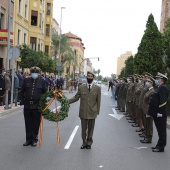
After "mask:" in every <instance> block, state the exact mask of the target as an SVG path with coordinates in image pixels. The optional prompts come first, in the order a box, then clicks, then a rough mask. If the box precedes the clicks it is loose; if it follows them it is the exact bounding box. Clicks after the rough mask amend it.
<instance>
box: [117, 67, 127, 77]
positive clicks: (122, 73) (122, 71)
mask: <svg viewBox="0 0 170 170" xmlns="http://www.w3.org/2000/svg"><path fill="white" fill-rule="evenodd" d="M124 76H125V67H123V68H122V69H121V72H120V75H119V76H118V78H122V77H124Z"/></svg>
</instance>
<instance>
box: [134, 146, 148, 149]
mask: <svg viewBox="0 0 170 170" xmlns="http://www.w3.org/2000/svg"><path fill="white" fill-rule="evenodd" d="M133 148H134V149H147V148H148V147H145V146H141V147H133Z"/></svg>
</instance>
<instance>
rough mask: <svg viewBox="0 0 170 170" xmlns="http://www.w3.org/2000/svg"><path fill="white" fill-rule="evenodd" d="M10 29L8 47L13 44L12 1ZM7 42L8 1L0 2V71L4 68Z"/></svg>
mask: <svg viewBox="0 0 170 170" xmlns="http://www.w3.org/2000/svg"><path fill="white" fill-rule="evenodd" d="M10 11H11V12H10V17H11V21H10V23H11V27H10V45H11V46H12V45H13V42H14V32H13V20H14V17H13V15H14V0H11V10H10ZM7 41H8V0H1V1H0V69H2V68H6V58H7Z"/></svg>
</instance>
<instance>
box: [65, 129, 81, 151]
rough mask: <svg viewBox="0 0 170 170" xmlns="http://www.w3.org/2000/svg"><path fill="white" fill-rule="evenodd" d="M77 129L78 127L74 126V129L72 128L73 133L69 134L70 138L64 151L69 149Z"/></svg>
mask: <svg viewBox="0 0 170 170" xmlns="http://www.w3.org/2000/svg"><path fill="white" fill-rule="evenodd" d="M78 128H79V126H76V127H75V128H74V130H73V132H72V134H71V136H70V138H69V140H68V142H67V144H66V146H65V147H64V149H69V148H70V145H71V143H72V141H73V139H74V136H75V134H76V132H77V130H78Z"/></svg>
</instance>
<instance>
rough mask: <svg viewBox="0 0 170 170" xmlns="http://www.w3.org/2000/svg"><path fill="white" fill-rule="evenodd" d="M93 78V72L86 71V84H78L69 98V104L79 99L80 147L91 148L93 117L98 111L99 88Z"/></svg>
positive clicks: (94, 117) (99, 100)
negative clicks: (81, 141) (72, 95)
mask: <svg viewBox="0 0 170 170" xmlns="http://www.w3.org/2000/svg"><path fill="white" fill-rule="evenodd" d="M93 79H94V74H93V73H92V72H87V84H82V85H80V86H79V87H78V92H77V93H76V95H75V96H74V97H73V98H71V99H70V100H69V103H70V104H71V103H74V102H76V101H78V100H79V99H80V109H79V110H80V111H79V117H80V119H81V128H82V140H83V144H82V146H81V149H85V148H86V149H91V145H92V143H93V138H92V137H93V131H94V125H95V119H96V117H97V115H99V112H100V102H101V88H100V87H99V86H97V85H95V84H94V83H93Z"/></svg>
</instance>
